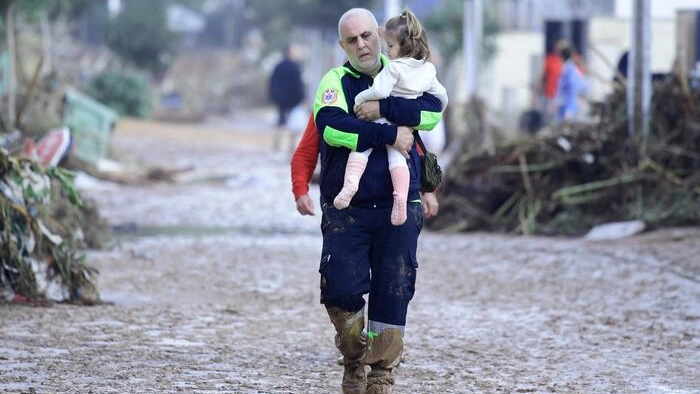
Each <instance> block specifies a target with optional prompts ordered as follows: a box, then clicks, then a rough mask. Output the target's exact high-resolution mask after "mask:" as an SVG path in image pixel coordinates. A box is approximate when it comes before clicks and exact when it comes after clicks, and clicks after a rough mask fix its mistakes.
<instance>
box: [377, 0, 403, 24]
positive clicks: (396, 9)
mask: <svg viewBox="0 0 700 394" xmlns="http://www.w3.org/2000/svg"><path fill="white" fill-rule="evenodd" d="M400 13H401V0H384V22H386V21H388V20H389V19H391V18H393V17H395V16H397V15H399V14H400ZM380 23H381V22H380Z"/></svg>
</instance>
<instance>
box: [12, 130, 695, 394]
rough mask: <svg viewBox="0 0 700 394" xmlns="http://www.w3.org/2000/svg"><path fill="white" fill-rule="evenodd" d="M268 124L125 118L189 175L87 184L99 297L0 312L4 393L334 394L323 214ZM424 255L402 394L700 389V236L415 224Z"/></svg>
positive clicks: (138, 136)
mask: <svg viewBox="0 0 700 394" xmlns="http://www.w3.org/2000/svg"><path fill="white" fill-rule="evenodd" d="M266 121H267V120H266ZM260 123H261V122H258V123H256V122H249V123H245V124H237V125H236V127H233V126H232V125H231V124H223V123H221V124H218V125H213V126H207V127H193V126H192V127H190V126H183V125H177V126H175V125H164V124H154V123H143V122H136V121H124V122H121V123H120V125H119V127H118V129H117V130H116V132H115V135H114V136H113V145H114V149H115V150H116V151H118V152H120V154H121V155H122V157H129V158H132V159H134V160H138V161H141V162H144V163H149V164H152V165H157V166H160V167H164V168H170V169H187V171H184V170H183V171H182V172H181V173H180V174H179V175H178V181H177V182H175V183H165V182H160V183H154V184H149V185H119V184H116V183H112V182H106V181H99V180H97V179H94V178H88V177H82V178H81V179H80V182H79V186H80V187H81V189H82V190H83V193H84V195H85V196H86V197H91V198H94V199H95V200H96V201H97V203H98V206H99V209H100V212H101V214H102V215H103V216H104V218H105V219H106V220H108V221H109V223H110V224H111V225H114V226H118V227H119V229H120V231H119V232H118V233H117V234H116V235H115V237H114V239H113V240H112V245H111V246H110V247H108V248H106V249H105V250H96V251H89V252H88V253H87V263H88V264H89V265H91V266H93V267H96V268H98V269H99V271H100V276H99V278H98V289H99V290H100V293H101V295H102V298H103V300H104V301H106V302H107V304H105V305H98V306H91V307H88V306H73V305H54V306H51V307H32V306H22V305H0V392H6V393H95V394H98V393H99V394H102V393H134V394H143V393H179V392H182V393H246V394H253V393H304V394H312V393H317V394H327V393H340V380H341V376H342V367H341V366H339V365H337V364H336V358H337V353H336V351H335V348H334V345H333V335H334V332H333V330H332V326H331V324H330V323H329V321H328V318H327V315H326V314H325V310H324V308H323V307H322V305H320V304H319V301H318V300H319V289H318V282H319V277H318V272H317V270H318V263H319V257H320V247H321V237H320V230H319V225H318V224H319V222H320V218H319V216H318V215H317V216H315V217H301V216H300V215H299V214H298V213H297V212H296V210H295V208H294V202H293V199H292V194H291V185H290V179H289V167H288V162H287V160H286V158H284V157H283V156H282V155H271V154H270V146H271V145H272V143H271V140H272V134H271V133H270V132H269V131H267V130H265V127H261V126H260ZM312 193H313V194H314V196H315V197H317V196H318V189H317V187H312ZM317 209H318V207H317ZM418 258H419V262H420V268H419V272H418V280H417V289H416V296H415V298H414V301H413V302H412V304H411V306H410V311H409V316H408V324H407V330H406V338H405V339H406V351H405V361H404V363H403V364H402V366H401V368H400V370H399V373H398V378H397V385H396V392H397V393H406V394H408V393H413V394H418V393H421V394H423V393H649V394H652V393H676V394H690V393H700V372H699V366H700V228H697V227H696V228H685V229H682V228H678V229H666V230H658V231H653V232H648V233H644V234H641V235H638V236H636V237H632V238H628V239H624V240H618V241H607V242H591V241H586V240H584V239H581V238H540V237H520V236H509V235H500V234H485V233H467V234H455V235H444V234H436V233H429V232H424V233H423V234H422V235H421V239H420V246H419V250H418Z"/></svg>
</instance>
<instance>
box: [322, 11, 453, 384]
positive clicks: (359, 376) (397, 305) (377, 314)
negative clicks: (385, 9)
mask: <svg viewBox="0 0 700 394" xmlns="http://www.w3.org/2000/svg"><path fill="white" fill-rule="evenodd" d="M338 35H339V38H340V46H341V48H343V50H344V51H345V53H346V55H347V59H348V61H347V62H346V63H345V64H344V65H342V66H340V67H336V68H333V69H331V70H330V71H328V72H327V73H326V74H325V75H324V77H323V79H322V80H321V82H320V84H319V87H318V90H317V92H316V95H315V99H314V117H315V122H316V126H317V129H318V132H319V134H320V136H321V147H320V150H321V179H320V191H321V210H322V219H321V231H322V234H323V248H322V253H321V254H322V256H321V264H320V268H319V273H320V274H321V303H322V304H323V305H325V307H326V309H327V312H328V316H329V317H330V320H331V322H332V323H333V325H334V327H335V330H336V338H335V339H336V341H335V343H336V346H337V347H338V349H339V351H340V353H341V354H342V355H343V357H344V366H345V371H344V374H343V381H342V385H341V386H342V389H343V393H344V394H359V393H362V394H364V393H369V394H376V393H391V392H393V386H394V382H395V371H396V368H397V367H398V366H399V363H400V361H401V353H402V352H403V335H404V330H405V325H406V313H407V310H408V304H409V301H410V300H411V299H412V298H413V294H414V290H415V281H416V271H417V268H418V262H417V260H416V249H417V244H418V235H419V234H420V232H421V229H422V227H423V219H424V217H423V209H422V207H421V202H420V191H419V189H420V178H419V177H420V158H419V156H418V153H417V151H416V148H415V144H414V141H413V129H416V130H430V129H432V128H433V127H434V126H435V125H436V124H437V123H438V122H439V121H440V119H441V117H442V113H441V111H442V104H441V102H440V100H439V99H438V98H437V97H435V96H433V95H430V94H427V93H426V94H424V95H423V96H421V97H419V98H417V99H405V98H400V97H389V98H386V99H383V100H380V101H369V102H366V103H364V104H363V105H362V106H360V107H359V108H357V110H356V111H355V110H353V103H354V102H355V96H356V95H357V94H358V93H360V92H361V91H363V90H365V89H366V88H368V87H369V86H371V85H372V82H373V78H374V77H375V76H376V75H377V73H379V71H380V70H381V69H382V67H384V65H385V64H386V63H387V61H388V59H387V58H386V57H385V56H384V55H382V54H381V53H380V51H381V49H380V48H381V45H380V29H379V25H378V23H377V20H376V19H375V17H374V15H372V13H371V12H370V11H368V10H366V9H362V8H353V9H351V10H349V11H347V12H345V13H344V14H343V15H342V16H341V17H340V20H339V22H338ZM380 117H384V118H386V119H387V120H389V121H390V122H392V123H391V124H384V123H375V122H373V121H374V120H376V119H378V118H380ZM386 145H392V146H393V147H394V148H396V149H397V150H399V151H400V152H402V153H404V154H405V156H406V157H407V164H408V166H409V169H410V174H411V180H410V187H409V192H408V198H407V216H408V219H407V220H406V222H405V223H404V224H402V225H400V226H393V225H392V224H391V210H392V205H393V185H392V182H391V177H390V173H389V169H388V166H387V150H386ZM368 148H372V149H373V153H372V154H371V155H370V157H369V160H368V163H367V168H366V170H365V173H364V175H363V176H362V179H361V181H360V186H359V190H358V192H357V193H356V194H355V196H354V197H353V199H352V200H351V202H350V206H349V207H347V208H345V209H342V210H338V209H336V208H335V207H334V206H333V199H334V197H335V196H336V195H337V194H338V192H340V190H341V188H342V186H343V179H344V174H345V165H346V163H347V159H348V154H349V153H350V152H351V151H364V150H366V149H368ZM365 295H367V300H366V301H365ZM365 307H367V317H368V324H367V326H366V327H365ZM365 329H366V330H365ZM366 365H368V366H369V367H370V368H369V369H370V371H369V373H366V369H365V366H366Z"/></svg>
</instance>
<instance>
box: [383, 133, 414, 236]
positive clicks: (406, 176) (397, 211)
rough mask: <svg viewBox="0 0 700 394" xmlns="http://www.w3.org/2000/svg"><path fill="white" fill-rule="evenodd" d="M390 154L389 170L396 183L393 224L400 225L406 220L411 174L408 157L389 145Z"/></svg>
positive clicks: (388, 151)
mask: <svg viewBox="0 0 700 394" xmlns="http://www.w3.org/2000/svg"><path fill="white" fill-rule="evenodd" d="M386 150H387V154H388V156H389V172H390V173H391V183H392V184H393V185H394V206H393V208H392V210H391V224H393V225H394V226H400V225H402V224H404V223H405V222H406V202H407V200H408V186H409V184H410V182H411V174H410V173H409V172H408V165H407V164H406V158H405V157H403V155H402V154H401V153H399V151H397V150H396V149H394V148H393V147H392V146H390V145H387V147H386Z"/></svg>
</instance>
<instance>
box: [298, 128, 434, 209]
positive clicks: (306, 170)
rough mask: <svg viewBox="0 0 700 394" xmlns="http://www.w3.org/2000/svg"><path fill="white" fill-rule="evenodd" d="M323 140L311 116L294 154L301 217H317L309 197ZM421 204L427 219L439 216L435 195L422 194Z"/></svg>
mask: <svg viewBox="0 0 700 394" xmlns="http://www.w3.org/2000/svg"><path fill="white" fill-rule="evenodd" d="M320 144H321V140H320V137H319V135H318V131H317V130H316V124H315V123H314V117H313V114H312V115H311V116H309V121H308V123H307V124H306V129H305V130H304V134H303V135H302V136H301V140H300V141H299V144H298V145H297V147H296V149H295V150H294V153H293V154H292V161H291V171H292V194H293V195H294V201H295V202H296V205H297V211H298V212H299V213H300V214H301V215H315V214H316V213H315V211H314V203H313V201H312V200H311V197H310V196H309V183H310V182H311V177H312V176H313V174H314V170H315V169H316V164H317V162H318V153H319V149H320ZM421 202H422V204H423V213H424V215H425V218H426V219H428V218H431V217H433V216H435V215H437V214H438V210H439V204H438V201H437V196H436V195H435V193H422V194H421Z"/></svg>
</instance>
